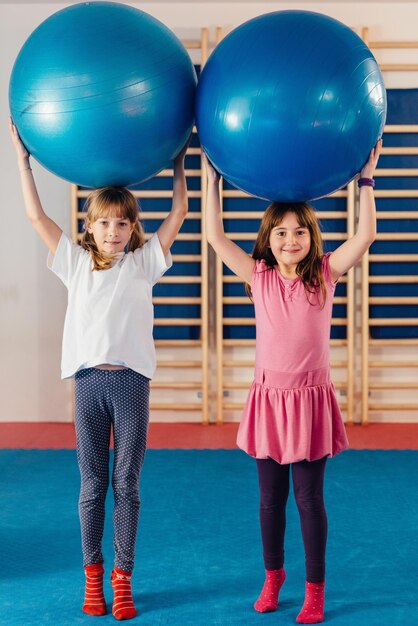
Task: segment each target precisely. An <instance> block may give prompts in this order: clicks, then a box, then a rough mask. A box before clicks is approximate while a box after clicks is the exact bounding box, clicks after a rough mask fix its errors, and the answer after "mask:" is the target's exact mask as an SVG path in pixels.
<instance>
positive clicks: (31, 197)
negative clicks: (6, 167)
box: [9, 118, 62, 254]
mask: <svg viewBox="0 0 418 626" xmlns="http://www.w3.org/2000/svg"><path fill="white" fill-rule="evenodd" d="M9 131H10V136H11V138H12V142H13V145H14V147H15V150H16V156H17V162H18V167H19V171H20V182H21V185H22V193H23V200H24V203H25V210H26V215H27V216H28V219H29V221H30V223H31V224H32V226H33V227H34V229H35V230H36V232H37V233H38V235H39V236H40V237H41V239H42V241H43V242H44V243H45V244H46V246H47V247H48V249H49V250H50V251H51V253H52V254H55V252H56V249H57V246H58V242H59V240H60V237H61V234H62V230H61V228H60V227H59V226H57V224H56V223H55V222H54V221H53V220H51V218H49V217H48V216H47V215H46V213H45V212H44V210H43V208H42V204H41V201H40V199H39V196H38V191H37V189H36V185H35V181H34V179H33V175H32V169H31V167H30V163H29V157H30V154H29V152H28V151H27V150H26V148H25V146H24V145H23V143H22V142H21V140H20V137H19V133H18V132H17V128H16V126H15V125H14V123H13V120H12V119H11V118H10V119H9Z"/></svg>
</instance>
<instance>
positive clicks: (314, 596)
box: [296, 582, 325, 624]
mask: <svg viewBox="0 0 418 626" xmlns="http://www.w3.org/2000/svg"><path fill="white" fill-rule="evenodd" d="M324 590H325V582H323V583H309V582H306V593H305V602H304V603H303V607H302V610H301V612H300V613H299V615H298V616H297V618H296V621H297V623H298V624H317V623H318V622H323V621H324Z"/></svg>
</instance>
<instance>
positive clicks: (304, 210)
mask: <svg viewBox="0 0 418 626" xmlns="http://www.w3.org/2000/svg"><path fill="white" fill-rule="evenodd" d="M286 213H294V214H295V216H296V218H297V220H298V223H299V225H300V226H302V227H303V228H307V229H308V230H309V232H310V235H311V247H310V250H309V253H308V254H307V256H306V257H305V258H304V259H302V261H300V263H298V264H297V266H296V274H297V275H298V276H300V278H301V280H302V282H303V285H304V287H305V292H306V297H307V298H308V301H309V302H311V301H310V298H309V296H310V294H317V296H318V300H319V301H320V302H321V303H322V304H321V306H322V307H323V306H324V305H325V300H326V294H327V290H326V287H325V279H324V273H323V271H322V256H323V248H322V235H321V230H320V227H319V222H318V219H317V217H316V215H315V211H314V209H313V207H311V206H310V205H309V204H307V203H305V202H295V203H286V202H273V203H272V204H270V205H269V206H268V207H267V209H266V210H265V212H264V215H263V219H262V220H261V226H260V230H259V231H258V235H257V239H256V241H255V245H254V250H253V253H252V255H251V256H252V258H253V259H255V260H261V259H264V261H265V262H266V263H267V265H268V266H270V267H274V266H275V265H277V261H276V259H275V257H274V255H273V253H272V251H271V248H270V233H271V231H272V229H273V228H275V227H276V226H279V224H280V223H281V222H282V220H283V218H284V216H285V215H286ZM245 290H246V292H247V295H248V296H249V297H250V298H251V297H252V294H251V287H250V285H248V284H247V285H246V286H245ZM319 294H320V297H319Z"/></svg>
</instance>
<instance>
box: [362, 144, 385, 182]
mask: <svg viewBox="0 0 418 626" xmlns="http://www.w3.org/2000/svg"><path fill="white" fill-rule="evenodd" d="M381 152H382V140H381V139H379V141H378V142H377V144H376V145H375V147H374V148H373V150H372V151H371V152H370V156H369V160H368V161H367V163H366V165H365V166H364V167H363V169H362V170H361V172H360V178H373V176H374V172H375V170H376V165H377V162H378V160H379V156H380V153H381Z"/></svg>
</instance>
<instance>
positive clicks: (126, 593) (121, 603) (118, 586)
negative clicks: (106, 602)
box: [110, 567, 136, 619]
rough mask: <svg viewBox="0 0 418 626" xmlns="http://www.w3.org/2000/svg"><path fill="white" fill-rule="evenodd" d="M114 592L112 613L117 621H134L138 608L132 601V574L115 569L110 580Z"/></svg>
mask: <svg viewBox="0 0 418 626" xmlns="http://www.w3.org/2000/svg"><path fill="white" fill-rule="evenodd" d="M110 582H111V583H112V587H113V591H114V594H115V595H114V599H113V607H112V613H113V616H114V617H115V618H116V619H132V617H135V616H136V608H135V606H134V601H133V599H132V588H131V573H130V572H124V571H123V570H121V569H119V568H118V567H115V569H114V570H113V572H112V577H111V579H110Z"/></svg>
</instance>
